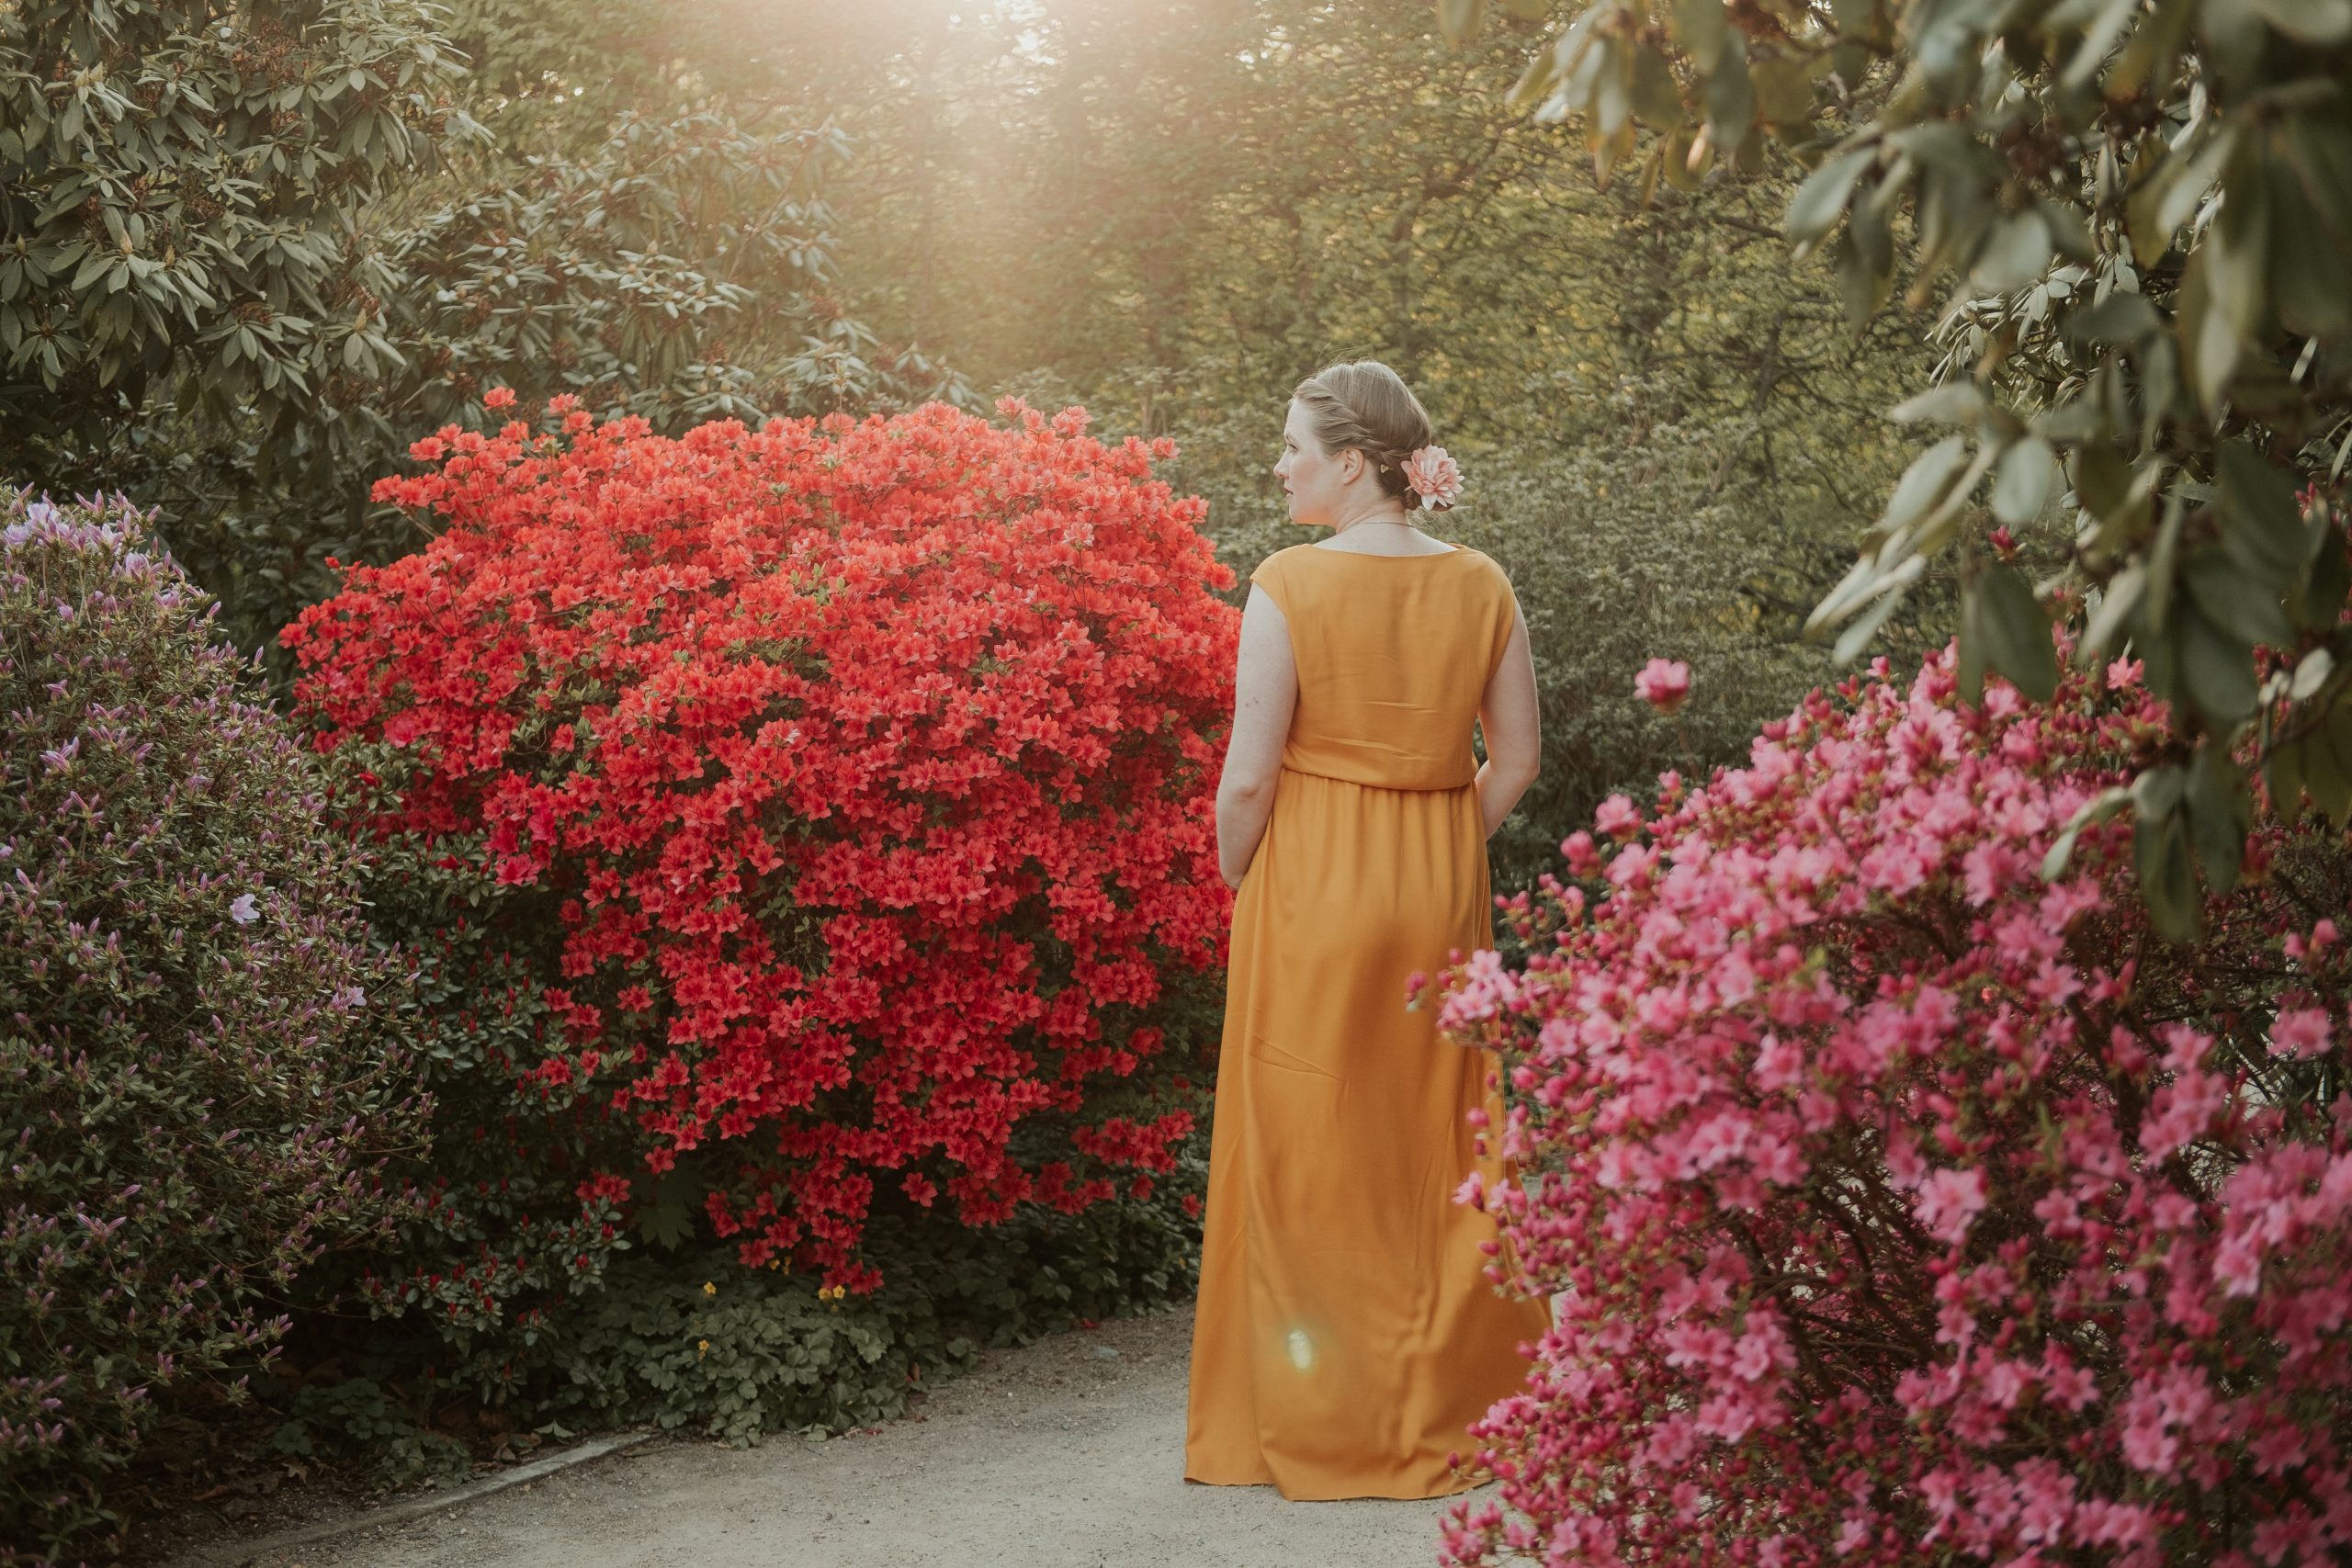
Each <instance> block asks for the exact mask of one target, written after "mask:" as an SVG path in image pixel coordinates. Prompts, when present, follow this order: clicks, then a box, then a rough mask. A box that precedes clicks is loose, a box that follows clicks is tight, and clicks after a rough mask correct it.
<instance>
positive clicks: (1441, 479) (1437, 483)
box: [1405, 446, 1462, 511]
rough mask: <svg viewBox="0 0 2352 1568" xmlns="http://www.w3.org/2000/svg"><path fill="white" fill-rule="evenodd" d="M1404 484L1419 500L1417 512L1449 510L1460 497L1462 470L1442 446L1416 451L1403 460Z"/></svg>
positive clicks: (1422, 448)
mask: <svg viewBox="0 0 2352 1568" xmlns="http://www.w3.org/2000/svg"><path fill="white" fill-rule="evenodd" d="M1405 483H1406V484H1407V485H1408V487H1409V488H1410V489H1411V490H1412V491H1413V493H1414V494H1416V495H1418V496H1419V497H1420V498H1421V509H1422V510H1423V511H1427V510H1428V509H1429V508H1430V507H1432V506H1452V505H1453V502H1454V501H1455V499H1456V498H1457V497H1459V496H1460V495H1461V494H1462V470H1461V468H1459V467H1457V466H1456V465H1455V463H1454V461H1453V458H1451V457H1447V456H1446V455H1445V448H1444V447H1442V446H1420V447H1416V448H1415V449H1414V451H1413V454H1412V456H1410V457H1407V458H1406V459H1405Z"/></svg>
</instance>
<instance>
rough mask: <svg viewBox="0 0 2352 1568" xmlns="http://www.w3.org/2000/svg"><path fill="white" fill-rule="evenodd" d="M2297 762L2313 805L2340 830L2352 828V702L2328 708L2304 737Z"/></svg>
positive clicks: (2306, 792)
mask: <svg viewBox="0 0 2352 1568" xmlns="http://www.w3.org/2000/svg"><path fill="white" fill-rule="evenodd" d="M2297 760H2298V761H2300V762H2301V765H2302V770H2303V792H2304V793H2305V794H2306V795H2310V796H2311V802H2312V805H2313V806H2316V807H2319V808H2320V810H2321V811H2323V812H2324V813H2325V814H2326V816H2327V819H2328V820H2329V821H2331V822H2333V823H2335V825H2336V826H2337V827H2339V828H2342V827H2345V826H2346V825H2352V703H2346V702H2345V701H2344V700H2343V699H2341V698H2340V697H2339V698H2338V699H2337V700H2336V701H2335V703H2333V704H2331V705H2329V707H2328V712H2327V716H2326V717H2325V718H2324V719H2322V720H2321V721H2320V723H2319V724H2318V725H2317V726H2316V727H2315V728H2312V730H2311V731H2310V732H2308V733H2307V734H2306V735H2305V736H2304V737H2303V739H2302V744H2301V751H2300V755H2299V757H2298V759H2297Z"/></svg>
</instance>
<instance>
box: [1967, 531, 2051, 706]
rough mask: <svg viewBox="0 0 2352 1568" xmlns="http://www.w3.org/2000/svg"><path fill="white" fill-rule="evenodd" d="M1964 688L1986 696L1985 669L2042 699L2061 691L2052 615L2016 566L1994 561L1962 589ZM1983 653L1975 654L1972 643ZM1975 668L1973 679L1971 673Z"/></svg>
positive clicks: (2031, 695) (2034, 697)
mask: <svg viewBox="0 0 2352 1568" xmlns="http://www.w3.org/2000/svg"><path fill="white" fill-rule="evenodd" d="M1960 637H1961V668H1962V675H1961V687H1962V694H1968V693H1969V692H1971V691H1973V692H1975V693H1976V694H1977V695H1975V696H1972V697H1970V699H1969V700H1970V701H1972V702H1974V701H1979V700H1981V697H1982V694H1983V690H1984V675H1983V671H1986V670H1994V671H1999V672H2000V673H2001V674H2003V675H2005V676H2007V678H2008V680H2009V682H2010V683H2011V684H2012V685H2014V686H2016V687H2017V689H2018V691H2020V692H2022V693H2024V694H2026V695H2027V696H2029V697H2030V698H2032V699H2033V700H2034V701H2035V702H2038V703H2046V702H2048V701H2049V700H2050V698H2051V697H2052V694H2055V693H2056V691H2057V690H2058V655H2057V652H2056V650H2055V649H2053V648H2052V644H2051V639H2050V617H2049V615H2047V614H2045V613H2044V612H2043V610H2042V608H2041V602H2040V601H2039V600H2037V599H2035V598H2034V596H2033V589H2032V587H2031V585H2030V584H2029V583H2028V582H2027V581H2026V580H2025V579H2024V577H2023V576H2021V575H2019V574H2018V571H2017V570H2016V569H2014V568H2012V567H2009V566H2006V565H2001V564H1997V563H1996V564H1995V565H1993V566H1989V567H1987V568H1985V570H1983V571H1981V572H1979V573H1978V574H1977V576H1976V581H1974V582H1973V583H1971V584H1969V585H1968V587H1967V588H1966V589H1965V590H1963V597H1962V609H1961V632H1960ZM1972 640H1973V641H1974V642H1975V644H1976V646H1977V649H1978V651H1977V652H1976V653H1975V654H1974V656H1973V660H1972V657H1971V655H1970V653H1969V644H1970V642H1971V641H1972ZM1972 669H1973V671H1975V673H1974V677H1973V680H1972V678H1971V674H1970V671H1971V670H1972Z"/></svg>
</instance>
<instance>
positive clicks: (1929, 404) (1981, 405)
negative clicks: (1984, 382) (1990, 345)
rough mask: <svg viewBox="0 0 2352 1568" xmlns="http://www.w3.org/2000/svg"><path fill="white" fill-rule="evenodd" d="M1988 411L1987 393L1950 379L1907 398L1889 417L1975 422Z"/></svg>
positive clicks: (1908, 421) (1903, 420)
mask: <svg viewBox="0 0 2352 1568" xmlns="http://www.w3.org/2000/svg"><path fill="white" fill-rule="evenodd" d="M1984 410H1985V394H1984V393H1982V392H1980V391H1978V390H1977V389H1976V388H1975V387H1974V386H1973V384H1972V383H1970V382H1967V381H1947V382H1945V383H1944V384H1943V385H1942V386H1940V387H1930V388H1928V389H1927V390H1926V391H1924V392H1919V393H1916V394H1914V395H1913V396H1911V397H1908V398H1905V399H1904V400H1902V401H1901V402H1899V403H1897V404H1895V405H1894V407H1893V408H1892V409H1889V410H1888V411H1887V414H1886V417H1887V418H1889V419H1891V420H1894V421H1895V422H1896V423H1901V424H1920V423H1934V424H1971V423H1974V422H1975V419H1976V416H1977V415H1978V414H1979V413H1982V412H1984Z"/></svg>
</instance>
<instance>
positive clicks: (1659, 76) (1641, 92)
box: [1634, 49, 1683, 130]
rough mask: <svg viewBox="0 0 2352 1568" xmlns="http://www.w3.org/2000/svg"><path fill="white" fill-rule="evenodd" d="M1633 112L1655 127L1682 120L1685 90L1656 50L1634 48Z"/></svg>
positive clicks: (1665, 128)
mask: <svg viewBox="0 0 2352 1568" xmlns="http://www.w3.org/2000/svg"><path fill="white" fill-rule="evenodd" d="M1634 114H1635V115H1637V116H1639V117H1640V118H1641V121H1642V123H1643V124H1645V125H1646V126H1648V127H1649V128H1650V129H1652V130H1667V129H1668V128H1669V127H1672V126H1677V125H1679V124H1681V123H1682V118H1683V114H1682V90H1681V89H1680V88H1679V87H1678V86H1676V85H1675V82H1674V72H1673V70H1672V69H1671V68H1670V67H1669V66H1668V64H1667V62H1666V60H1665V58H1664V57H1663V56H1662V55H1660V54H1659V53H1658V52H1657V51H1656V50H1654V49H1636V50H1634Z"/></svg>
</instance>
